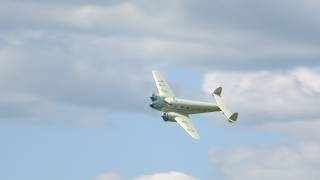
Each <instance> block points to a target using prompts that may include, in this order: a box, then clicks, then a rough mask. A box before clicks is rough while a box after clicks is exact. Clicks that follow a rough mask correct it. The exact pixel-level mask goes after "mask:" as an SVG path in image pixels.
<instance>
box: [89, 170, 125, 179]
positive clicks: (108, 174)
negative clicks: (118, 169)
mask: <svg viewBox="0 0 320 180" xmlns="http://www.w3.org/2000/svg"><path fill="white" fill-rule="evenodd" d="M94 180H123V178H122V177H120V176H119V175H117V174H116V173H113V172H106V173H102V174H100V175H98V176H97V177H95V178H94Z"/></svg>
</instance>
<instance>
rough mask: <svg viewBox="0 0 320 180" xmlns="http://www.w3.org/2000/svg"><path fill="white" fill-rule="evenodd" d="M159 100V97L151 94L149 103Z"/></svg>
mask: <svg viewBox="0 0 320 180" xmlns="http://www.w3.org/2000/svg"><path fill="white" fill-rule="evenodd" d="M158 98H159V96H158V95H157V94H156V93H153V94H152V95H151V97H150V99H151V101H156V100H157V99H158Z"/></svg>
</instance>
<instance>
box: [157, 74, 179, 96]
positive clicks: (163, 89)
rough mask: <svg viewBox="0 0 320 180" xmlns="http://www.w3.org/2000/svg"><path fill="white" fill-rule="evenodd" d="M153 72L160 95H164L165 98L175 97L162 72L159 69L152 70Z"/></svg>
mask: <svg viewBox="0 0 320 180" xmlns="http://www.w3.org/2000/svg"><path fill="white" fill-rule="evenodd" d="M152 74H153V78H154V80H155V82H156V85H157V88H158V91H159V95H160V97H163V98H173V97H175V95H174V93H173V92H172V90H171V88H170V87H169V84H168V83H167V81H166V80H165V78H164V77H163V76H162V74H161V73H160V72H159V71H152Z"/></svg>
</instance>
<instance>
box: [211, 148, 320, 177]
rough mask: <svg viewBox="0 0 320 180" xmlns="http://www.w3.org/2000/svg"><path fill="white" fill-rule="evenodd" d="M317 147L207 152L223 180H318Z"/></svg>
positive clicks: (319, 161) (319, 166)
mask: <svg viewBox="0 0 320 180" xmlns="http://www.w3.org/2000/svg"><path fill="white" fill-rule="evenodd" d="M319 151H320V145H319V144H318V143H307V144H303V143H302V144H298V145H280V144H276V145H261V146H253V147H246V148H233V149H229V150H217V149H213V150H211V151H210V159H211V161H212V162H213V164H214V165H215V167H216V168H218V169H219V170H220V171H221V172H222V173H223V175H224V176H225V179H226V180H255V179H261V180H267V179H274V180H300V179H309V180H316V179H318V177H319V175H320V172H319V171H318V169H319V168H320V155H319V153H318V152H319Z"/></svg>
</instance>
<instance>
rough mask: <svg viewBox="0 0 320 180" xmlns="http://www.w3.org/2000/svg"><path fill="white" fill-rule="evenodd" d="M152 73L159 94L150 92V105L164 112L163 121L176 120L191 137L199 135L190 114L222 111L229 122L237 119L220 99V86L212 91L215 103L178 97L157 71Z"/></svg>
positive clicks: (198, 137) (195, 137)
mask: <svg viewBox="0 0 320 180" xmlns="http://www.w3.org/2000/svg"><path fill="white" fill-rule="evenodd" d="M152 74H153V78H154V80H155V81H156V85H157V89H158V92H159V94H155V93H154V94H152V96H151V97H150V98H151V100H152V103H151V104H150V107H151V108H153V109H156V110H159V111H162V112H164V113H163V115H162V118H163V120H164V121H166V122H167V121H169V122H177V123H178V124H179V125H180V126H181V127H182V128H183V129H184V130H186V131H187V133H188V134H189V135H190V136H191V137H192V138H194V139H200V136H199V134H198V132H197V130H196V129H195V128H194V126H193V124H192V122H191V120H190V119H189V115H190V114H198V113H207V112H216V111H222V112H223V114H224V115H225V116H227V118H228V121H229V122H230V123H234V122H235V121H236V120H237V118H238V113H237V112H236V113H231V111H230V110H229V109H228V108H227V107H226V106H225V104H224V102H223V101H222V98H221V92H222V88H221V87H218V88H217V89H215V90H214V91H213V93H212V96H214V98H215V100H216V103H217V104H213V103H206V102H199V101H191V100H186V99H180V98H176V97H175V95H174V93H173V92H172V90H171V88H170V87H169V85H168V83H167V81H166V80H165V79H164V77H163V76H162V75H161V73H160V72H159V71H152Z"/></svg>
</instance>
